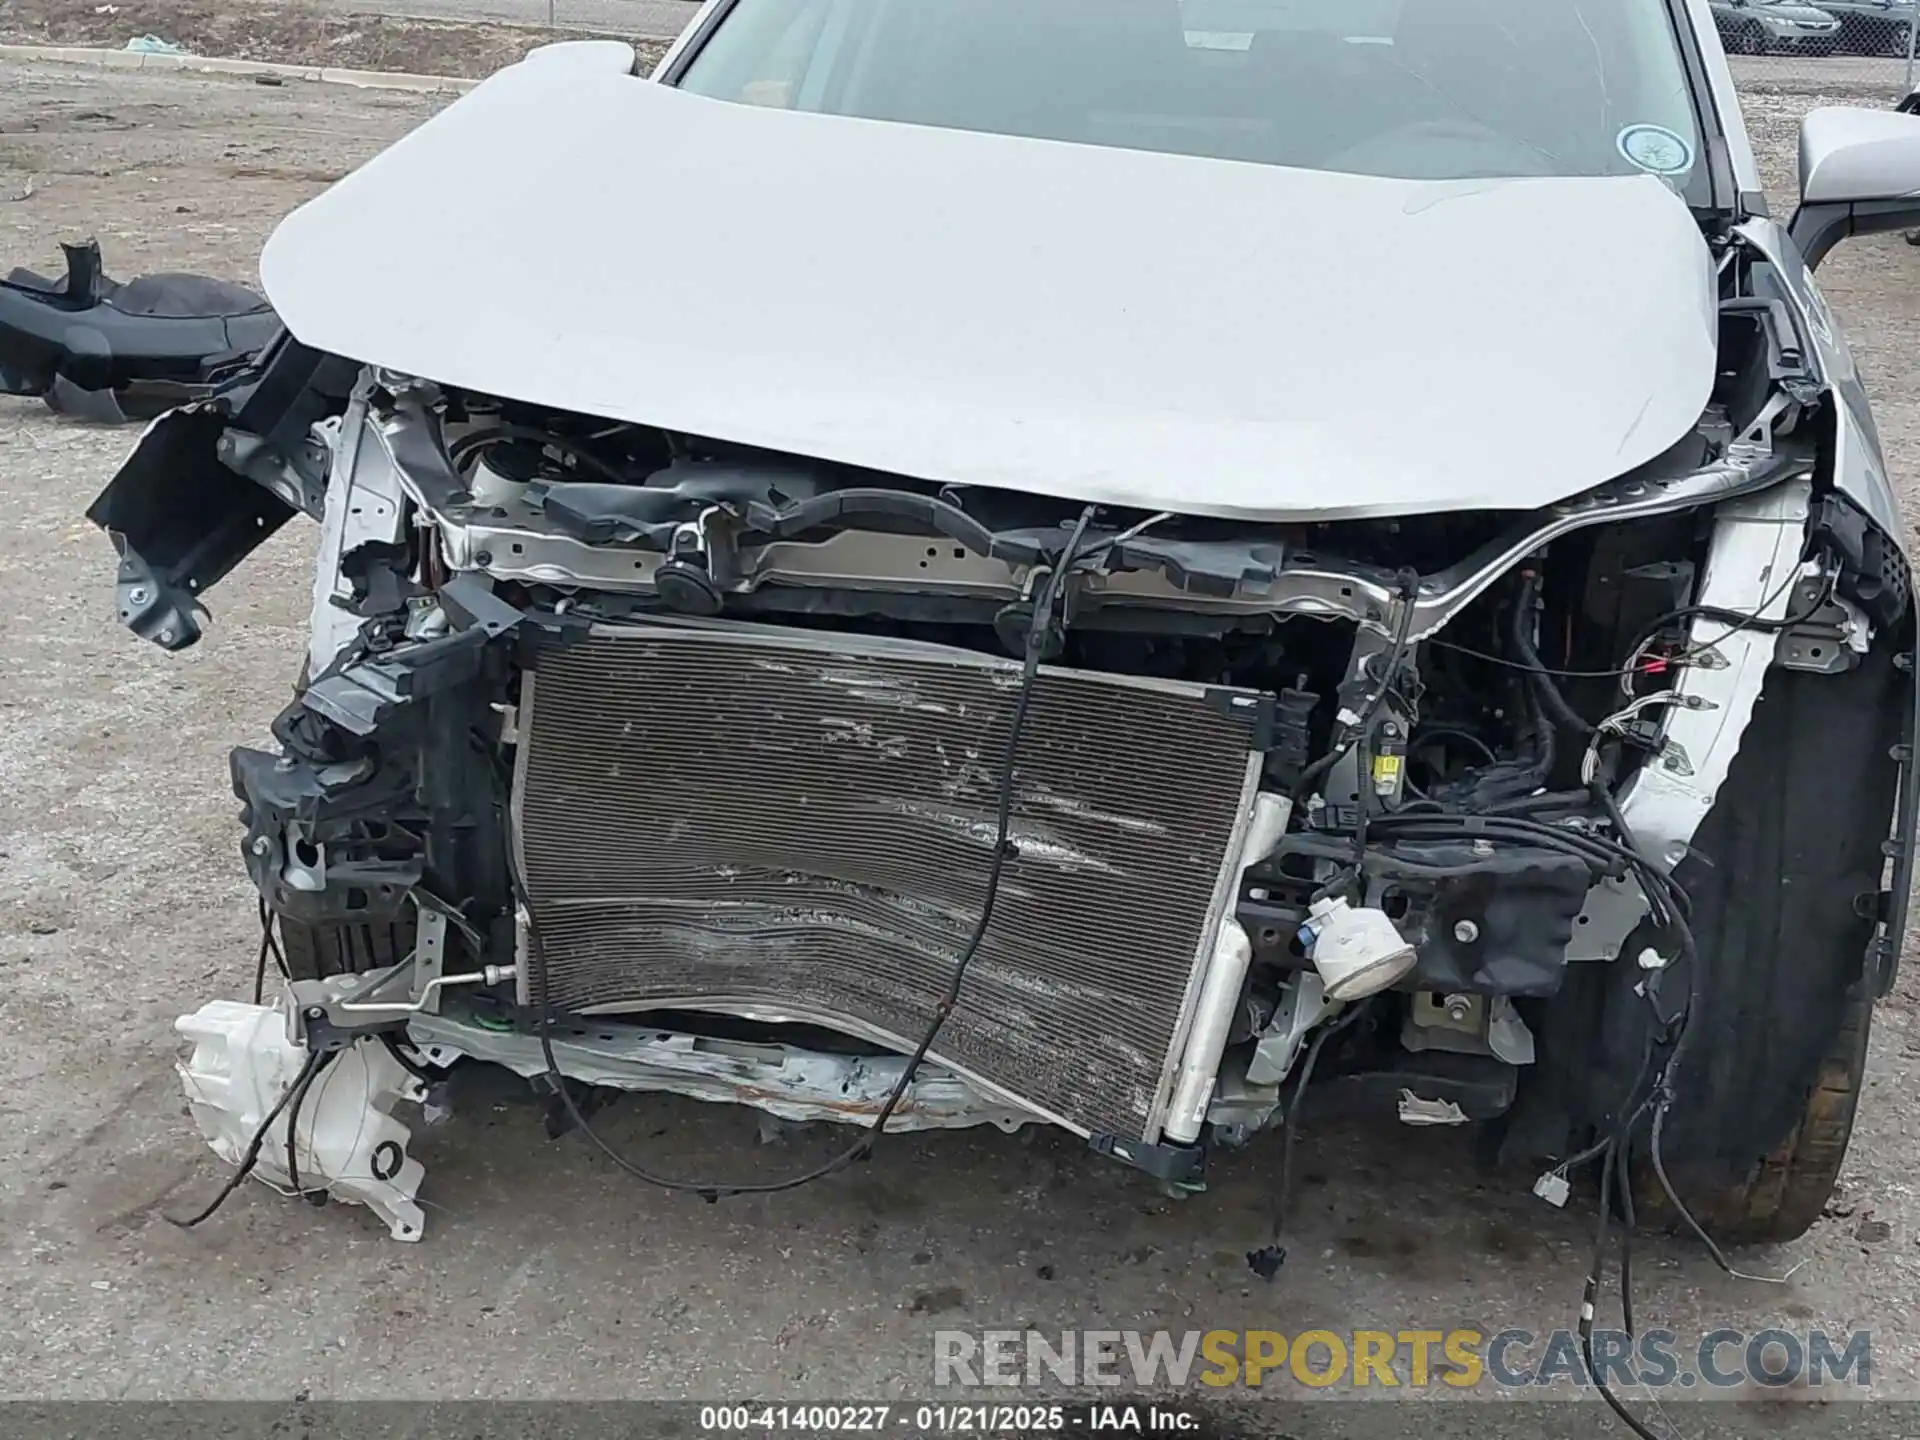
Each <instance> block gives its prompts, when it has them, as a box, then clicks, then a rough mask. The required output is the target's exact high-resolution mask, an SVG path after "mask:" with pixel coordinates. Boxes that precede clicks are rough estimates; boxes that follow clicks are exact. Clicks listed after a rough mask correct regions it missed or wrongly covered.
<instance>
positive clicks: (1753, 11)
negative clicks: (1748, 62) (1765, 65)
mask: <svg viewBox="0 0 1920 1440" xmlns="http://www.w3.org/2000/svg"><path fill="white" fill-rule="evenodd" d="M1713 19H1714V23H1715V24H1717V25H1718V26H1719V27H1720V38H1721V39H1722V40H1723V41H1725V42H1726V47H1727V49H1728V50H1729V51H1730V52H1732V53H1733V54H1735V55H1766V54H1768V53H1770V52H1772V51H1776V50H1817V51H1820V52H1821V53H1823V54H1831V53H1832V52H1833V50H1834V49H1835V48H1836V47H1837V46H1838V44H1839V41H1840V22H1839V21H1838V20H1837V19H1835V18H1834V16H1833V15H1832V14H1831V13H1829V12H1828V11H1826V10H1824V9H1817V8H1815V7H1814V6H1812V5H1802V4H1800V3H1798V0H1713Z"/></svg>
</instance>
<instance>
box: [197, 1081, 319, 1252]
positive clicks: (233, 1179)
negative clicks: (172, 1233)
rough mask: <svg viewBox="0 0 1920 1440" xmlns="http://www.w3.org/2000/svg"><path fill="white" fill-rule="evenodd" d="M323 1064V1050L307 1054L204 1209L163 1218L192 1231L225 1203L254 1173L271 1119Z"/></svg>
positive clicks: (271, 1127)
mask: <svg viewBox="0 0 1920 1440" xmlns="http://www.w3.org/2000/svg"><path fill="white" fill-rule="evenodd" d="M322 1063H323V1060H322V1052H320V1051H317V1050H316V1051H312V1052H310V1053H309V1054H308V1055H307V1058H306V1060H305V1062H304V1063H303V1064H302V1065H301V1066H300V1073H299V1074H297V1075H295V1076H294V1077H293V1083H292V1084H291V1085H289V1086H288V1087H287V1088H286V1090H285V1092H284V1093H282V1094H281V1096H280V1098H279V1099H278V1100H276V1101H274V1104H273V1108H272V1109H271V1110H269V1111H268V1112H267V1118H266V1119H264V1120H262V1121H261V1122H260V1128H259V1129H258V1130H255V1131H254V1132H253V1138H252V1139H251V1140H249V1141H248V1142H247V1148H246V1151H245V1152H244V1153H243V1154H242V1155H241V1156H240V1163H239V1165H238V1166H236V1167H235V1169H234V1172H233V1174H231V1175H230V1176H228V1177H227V1183H226V1184H225V1185H223V1186H221V1187H220V1193H219V1194H218V1195H215V1196H214V1197H213V1199H211V1200H210V1201H208V1202H207V1206H206V1208H205V1209H204V1210H202V1211H201V1212H200V1213H199V1214H198V1215H195V1216H194V1217H193V1218H192V1219H191V1220H177V1219H175V1218H174V1217H173V1216H171V1215H167V1216H165V1219H166V1221H167V1223H168V1224H170V1225H178V1226H179V1227H180V1228H181V1229H182V1230H191V1229H192V1228H193V1227H194V1226H196V1225H198V1224H200V1223H201V1222H202V1221H203V1220H206V1219H207V1218H208V1217H209V1216H211V1215H212V1214H213V1212H214V1211H216V1210H218V1209H219V1208H220V1207H221V1206H222V1205H224V1204H226V1203H227V1198H228V1197H229V1196H231V1195H232V1194H233V1192H234V1191H236V1190H238V1189H239V1188H240V1186H241V1185H242V1184H243V1183H245V1181H246V1178H247V1176H249V1175H251V1174H252V1173H253V1167H254V1165H255V1164H257V1163H258V1162H259V1159H260V1149H261V1147H262V1146H263V1145H265V1144H266V1143H267V1132H268V1131H269V1130H271V1129H273V1122H274V1121H276V1120H278V1119H279V1118H280V1115H281V1112H282V1111H284V1110H285V1109H286V1108H287V1106H288V1105H289V1104H291V1103H292V1101H293V1097H294V1096H295V1095H296V1094H298V1093H300V1091H301V1089H302V1087H303V1086H304V1085H305V1084H306V1083H307V1082H308V1081H309V1080H311V1079H312V1077H313V1076H314V1075H315V1074H317V1073H318V1071H319V1068H320V1066H321V1064H322Z"/></svg>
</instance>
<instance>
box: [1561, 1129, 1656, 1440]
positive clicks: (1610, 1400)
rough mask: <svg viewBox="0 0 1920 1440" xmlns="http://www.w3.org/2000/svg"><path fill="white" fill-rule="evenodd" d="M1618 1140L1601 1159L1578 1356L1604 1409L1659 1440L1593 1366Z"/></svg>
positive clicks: (1651, 1439)
mask: <svg viewBox="0 0 1920 1440" xmlns="http://www.w3.org/2000/svg"><path fill="white" fill-rule="evenodd" d="M1619 1143H1620V1142H1619V1139H1618V1137H1615V1138H1613V1139H1610V1140H1609V1141H1608V1142H1607V1148H1606V1151H1605V1159H1604V1160H1603V1162H1602V1165H1601V1173H1600V1220H1599V1223H1598V1225H1596V1227H1595V1231H1594V1237H1593V1259H1592V1262H1591V1263H1590V1264H1589V1265H1588V1267H1587V1280H1586V1284H1585V1286H1584V1287H1583V1288H1582V1290H1581V1292H1580V1325H1579V1335H1580V1353H1581V1356H1582V1358H1584V1359H1585V1361H1586V1362H1587V1378H1588V1379H1589V1380H1591V1381H1592V1382H1593V1388H1594V1389H1596V1390H1598V1391H1599V1392H1600V1398H1601V1399H1602V1400H1604V1401H1606V1402H1607V1408H1608V1409H1610V1410H1612V1411H1613V1413H1614V1414H1615V1415H1618V1416H1619V1417H1620V1423H1621V1424H1623V1425H1625V1426H1626V1427H1627V1428H1628V1429H1629V1430H1631V1431H1633V1433H1634V1434H1635V1435H1637V1436H1639V1437H1641V1440H1662V1437H1661V1436H1660V1435H1659V1434H1658V1433H1657V1432H1655V1431H1653V1430H1649V1429H1648V1428H1647V1427H1646V1425H1645V1424H1643V1423H1642V1422H1641V1420H1640V1419H1639V1417H1638V1416H1636V1415H1635V1414H1634V1413H1633V1412H1632V1411H1631V1410H1629V1409H1627V1407H1626V1405H1625V1404H1624V1403H1623V1402H1622V1401H1621V1399H1620V1397H1619V1396H1618V1395H1616V1394H1614V1393H1613V1387H1612V1386H1611V1385H1609V1384H1607V1382H1606V1377H1605V1376H1603V1375H1602V1374H1601V1373H1600V1369H1599V1367H1598V1366H1597V1365H1595V1364H1594V1363H1593V1318H1594V1304H1595V1302H1596V1301H1598V1299H1599V1298H1600V1282H1601V1280H1602V1279H1604V1278H1605V1275H1606V1246H1607V1232H1608V1229H1609V1221H1611V1219H1612V1218H1613V1191H1614V1170H1615V1165H1616V1163H1617V1161H1618V1159H1619V1155H1618V1153H1617V1152H1618V1150H1619Z"/></svg>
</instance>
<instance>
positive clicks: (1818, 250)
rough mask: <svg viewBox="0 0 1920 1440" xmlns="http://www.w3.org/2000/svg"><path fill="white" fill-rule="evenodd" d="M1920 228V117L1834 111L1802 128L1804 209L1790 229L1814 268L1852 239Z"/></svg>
mask: <svg viewBox="0 0 1920 1440" xmlns="http://www.w3.org/2000/svg"><path fill="white" fill-rule="evenodd" d="M1916 225H1920V115H1910V114H1905V113H1903V112H1901V111H1898V110H1869V109H1861V108H1855V107H1852V106H1839V105H1828V106H1822V107H1821V108H1819V109H1817V110H1810V111H1808V112H1807V118H1806V119H1805V120H1803V121H1801V122H1800V208H1799V210H1798V211H1797V212H1795V214H1794V217H1793V223H1792V224H1791V225H1790V226H1789V227H1788V229H1789V230H1790V231H1791V233H1792V235H1793V238H1794V243H1795V244H1797V245H1798V246H1799V247H1800V253H1801V255H1802V256H1803V257H1805V259H1806V262H1807V265H1808V267H1809V268H1812V267H1813V266H1816V265H1818V264H1819V263H1820V262H1821V261H1822V260H1824V259H1826V257H1827V254H1828V252H1829V251H1831V250H1832V249H1833V247H1834V246H1835V245H1838V244H1839V243H1840V242H1841V241H1842V240H1844V239H1846V238H1847V237H1848V236H1849V235H1871V234H1875V233H1877V232H1879V231H1884V230H1906V229H1910V228H1912V227H1914V226H1916Z"/></svg>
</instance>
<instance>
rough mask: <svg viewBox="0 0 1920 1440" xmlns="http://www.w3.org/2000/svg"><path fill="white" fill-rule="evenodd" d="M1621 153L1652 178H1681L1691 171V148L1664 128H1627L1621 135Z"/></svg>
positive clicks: (1660, 126)
mask: <svg viewBox="0 0 1920 1440" xmlns="http://www.w3.org/2000/svg"><path fill="white" fill-rule="evenodd" d="M1619 146H1620V153H1621V154H1622V155H1624V156H1626V157H1627V159H1628V160H1629V161H1631V162H1632V163H1633V164H1635V165H1638V166H1639V167H1640V168H1641V169H1642V170H1646V171H1650V172H1651V173H1653V174H1655V175H1682V174H1685V173H1686V172H1687V171H1689V170H1691V169H1692V168H1693V146H1691V145H1689V144H1688V143H1687V142H1686V140H1685V139H1684V138H1683V137H1681V136H1679V135H1676V134H1674V133H1673V131H1671V130H1669V129H1667V128H1666V127H1665V126H1663V125H1629V126H1628V127H1627V128H1626V129H1624V130H1622V131H1621V132H1620V139H1619Z"/></svg>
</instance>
